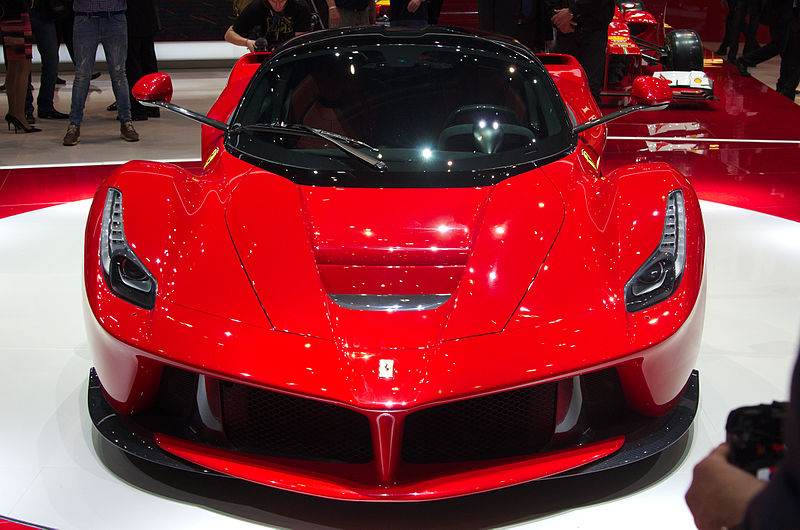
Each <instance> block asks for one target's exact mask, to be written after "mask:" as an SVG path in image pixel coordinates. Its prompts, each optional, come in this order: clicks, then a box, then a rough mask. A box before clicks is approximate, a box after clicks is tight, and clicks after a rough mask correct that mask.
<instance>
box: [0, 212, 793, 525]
mask: <svg viewBox="0 0 800 530" xmlns="http://www.w3.org/2000/svg"><path fill="white" fill-rule="evenodd" d="M702 206H703V213H704V216H705V223H706V229H707V244H708V246H707V275H708V276H707V278H708V307H707V314H706V326H705V333H704V336H703V342H702V348H701V352H700V358H699V361H698V364H697V368H698V369H699V370H700V409H699V412H698V415H697V418H696V420H695V423H694V425H693V427H692V429H691V430H690V431H689V433H688V435H687V436H686V437H685V438H684V439H683V440H682V441H681V442H680V443H678V444H677V445H676V446H673V447H672V448H671V449H669V450H667V451H666V452H664V453H662V454H661V455H659V456H657V457H654V458H652V459H649V460H646V461H644V462H641V463H639V464H635V465H632V466H629V467H627V468H624V469H618V470H612V471H608V472H603V473H599V474H596V475H590V476H585V477H577V478H568V479H555V480H547V481H542V482H538V483H533V484H528V485H522V486H517V487H512V488H508V489H505V490H501V491H496V492H491V493H486V494H481V495H475V496H471V497H465V498H460V499H452V500H447V501H437V502H428V503H420V504H356V503H346V502H340V501H328V500H322V499H316V498H311V497H306V496H302V495H298V494H293V493H285V492H281V491H278V490H274V489H271V488H268V487H264V486H258V485H254V484H250V483H247V482H243V481H239V480H234V479H221V478H215V477H208V476H200V475H194V474H189V473H182V472H176V471H174V470H169V469H161V468H158V467H155V466H153V465H150V464H147V463H142V462H138V461H133V460H131V459H130V458H128V457H127V456H125V455H124V454H123V453H121V452H120V451H119V450H117V449H116V448H114V447H112V446H111V445H110V444H108V443H107V442H105V441H104V440H102V439H101V438H100V437H99V435H97V434H96V433H95V432H94V430H93V427H92V424H91V421H90V419H89V416H88V412H87V406H86V394H87V377H88V372H89V368H90V367H91V365H92V361H91V359H90V356H89V351H88V346H87V342H86V336H85V333H84V330H83V315H82V301H81V297H82V296H83V295H82V291H81V283H82V278H81V268H82V249H83V230H84V222H85V219H86V215H87V211H88V208H89V202H88V201H81V202H75V203H68V204H64V205H61V206H54V207H50V208H46V209H42V210H38V211H33V212H29V213H24V214H20V215H16V216H12V217H8V218H5V219H0V360H2V370H0V421H1V422H2V426H3V427H2V432H3V435H2V437H0V515H2V516H6V517H11V518H14V519H18V520H21V521H26V522H29V523H34V524H37V525H43V526H49V527H55V528H60V529H72V528H75V529H86V530H89V529H107V528H114V529H137V530H138V529H142V528H170V529H181V528H191V529H194V530H197V529H202V528H214V529H218V528H226V529H227V528H248V527H253V528H255V527H263V526H267V527H278V528H331V527H333V528H365V529H366V528H369V529H377V528H392V529H395V528H459V529H463V528H498V527H513V528H537V529H538V528H558V529H564V528H592V529H595V528H616V529H627V528H631V529H633V528H636V529H638V528H642V527H646V528H664V529H675V528H691V527H693V525H692V518H691V514H690V513H689V511H688V509H687V508H686V506H685V504H684V501H683V495H684V493H685V491H686V489H687V487H688V485H689V483H690V480H691V474H692V467H693V466H694V464H695V463H696V462H697V461H699V460H700V459H701V458H703V457H704V456H705V455H706V454H707V453H708V451H709V450H711V449H712V448H713V447H714V446H715V445H716V444H718V443H720V442H721V441H723V439H724V424H725V419H726V417H727V413H728V412H729V410H730V409H732V408H735V407H737V406H741V405H746V404H756V403H761V402H769V401H771V400H773V399H778V400H783V399H788V383H789V377H790V373H791V368H792V366H793V363H794V360H795V357H796V354H797V345H798V334H799V332H800V274H798V271H800V223H797V222H793V221H788V220H785V219H781V218H778V217H772V216H768V215H764V214H760V213H755V212H751V211H748V210H741V209H738V208H734V207H730V206H724V205H719V204H715V203H709V202H703V204H702Z"/></svg>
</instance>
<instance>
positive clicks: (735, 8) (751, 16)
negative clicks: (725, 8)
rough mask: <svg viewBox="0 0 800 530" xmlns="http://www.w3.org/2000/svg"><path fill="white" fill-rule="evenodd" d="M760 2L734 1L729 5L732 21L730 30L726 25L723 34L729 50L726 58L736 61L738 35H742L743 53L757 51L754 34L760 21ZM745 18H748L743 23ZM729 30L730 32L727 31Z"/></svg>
mask: <svg viewBox="0 0 800 530" xmlns="http://www.w3.org/2000/svg"><path fill="white" fill-rule="evenodd" d="M761 8H762V5H761V1H760V0H736V1H735V4H734V5H731V7H730V9H731V13H732V14H733V17H732V18H733V20H732V21H731V26H730V28H729V27H728V26H727V24H726V28H725V34H726V36H727V42H726V43H725V44H727V46H728V48H729V52H728V58H729V59H736V54H737V53H738V51H739V35H740V34H741V33H744V37H745V43H744V53H745V54H747V53H750V52H751V51H754V50H756V49H758V41H757V40H756V33H757V32H758V25H759V21H760V20H761ZM745 17H748V20H747V22H746V23H745V20H744V19H745ZM729 29H730V31H728V30H729Z"/></svg>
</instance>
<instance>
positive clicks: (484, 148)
mask: <svg viewBox="0 0 800 530" xmlns="http://www.w3.org/2000/svg"><path fill="white" fill-rule="evenodd" d="M467 117H468V118H467ZM465 118H467V119H468V120H469V121H467V122H466V123H457V122H459V121H462V122H464V121H466V120H465ZM531 140H533V131H531V130H530V129H528V128H527V127H523V126H522V125H521V124H520V121H519V118H518V117H517V114H516V113H515V112H514V111H513V110H511V109H509V108H508V107H503V106H500V105H464V106H463V107H459V108H457V109H455V110H454V111H453V112H451V113H450V115H449V116H448V117H447V120H445V128H444V130H442V132H441V133H440V134H439V140H438V142H437V143H438V148H439V150H443V151H476V150H477V151H480V152H481V153H486V154H492V153H496V152H498V151H499V150H500V147H501V146H502V145H503V144H505V145H506V147H507V148H511V149H513V148H514V147H521V146H522V145H525V144H527V143H529V142H530V141H531ZM508 146H511V147H508Z"/></svg>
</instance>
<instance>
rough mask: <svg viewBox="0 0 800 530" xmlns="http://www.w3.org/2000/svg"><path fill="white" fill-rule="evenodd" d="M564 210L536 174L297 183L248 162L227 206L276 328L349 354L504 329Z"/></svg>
mask: <svg viewBox="0 0 800 530" xmlns="http://www.w3.org/2000/svg"><path fill="white" fill-rule="evenodd" d="M563 218H564V206H563V201H562V199H561V196H560V194H559V193H558V190H557V189H556V188H555V187H554V186H553V184H552V183H551V182H550V180H548V178H547V177H546V176H545V174H544V173H543V172H542V171H541V170H534V171H530V172H526V173H523V174H520V175H517V176H515V177H512V178H508V179H505V180H503V181H502V182H500V183H498V184H496V185H494V186H486V187H480V188H474V187H473V188H446V189H441V188H426V189H397V188H392V189H387V188H337V187H313V186H301V185H296V184H294V183H292V182H291V181H289V180H288V179H285V178H282V177H280V176H277V175H274V174H271V173H268V172H265V171H262V170H254V171H252V172H251V173H249V174H248V175H247V176H246V177H245V178H244V179H243V180H242V181H241V182H240V184H239V185H238V186H237V188H236V189H235V190H234V191H233V193H232V195H231V198H230V201H229V203H228V206H227V210H226V222H227V224H228V230H229V232H230V235H231V238H232V240H233V242H234V245H235V247H236V251H237V253H238V254H239V257H240V259H241V261H242V264H243V266H244V268H245V270H246V272H247V276H248V278H249V280H250V283H251V285H252V288H253V289H254V291H255V293H256V295H257V296H258V298H259V300H260V302H261V304H262V306H263V308H264V310H265V311H266V313H267V316H268V318H269V320H270V322H271V324H272V325H273V326H274V327H275V329H277V330H280V331H285V332H289V333H295V334H303V335H308V336H313V337H318V338H323V339H330V340H334V341H335V342H336V343H337V344H338V345H339V346H340V348H342V349H345V350H348V351H365V350H370V351H371V350H376V349H407V350H420V349H430V348H432V347H434V346H435V345H436V344H437V343H439V342H441V341H443V340H449V339H457V338H461V337H467V336H473V335H480V334H486V333H492V332H497V331H500V330H502V329H503V327H504V326H505V324H506V323H507V322H508V320H509V319H510V318H511V317H512V315H513V314H514V312H515V311H516V309H517V306H518V305H519V303H520V301H521V300H522V298H523V296H524V295H525V293H526V292H527V290H528V288H529V287H530V285H531V283H532V282H533V280H534V278H535V277H536V274H537V272H538V271H539V269H540V267H541V266H542V264H543V262H544V259H545V257H546V255H547V253H548V251H549V249H550V247H551V246H552V244H553V242H554V240H555V238H556V236H557V234H558V231H559V229H560V227H561V224H562V221H563ZM376 305H377V306H382V310H375V309H376Z"/></svg>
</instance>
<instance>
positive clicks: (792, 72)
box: [776, 14, 800, 101]
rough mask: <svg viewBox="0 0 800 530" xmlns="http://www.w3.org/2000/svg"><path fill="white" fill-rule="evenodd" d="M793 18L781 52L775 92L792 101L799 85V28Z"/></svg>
mask: <svg viewBox="0 0 800 530" xmlns="http://www.w3.org/2000/svg"><path fill="white" fill-rule="evenodd" d="M796 16H797V15H796V14H795V17H793V19H792V23H791V24H790V25H789V38H788V43H787V44H786V46H785V47H784V49H783V51H782V52H781V71H780V76H779V77H778V84H777V86H776V90H777V91H778V92H780V93H781V94H782V95H784V96H786V97H787V98H789V99H791V100H792V101H794V97H795V93H794V91H795V90H797V85H798V84H800V28H798V21H797V18H796Z"/></svg>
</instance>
